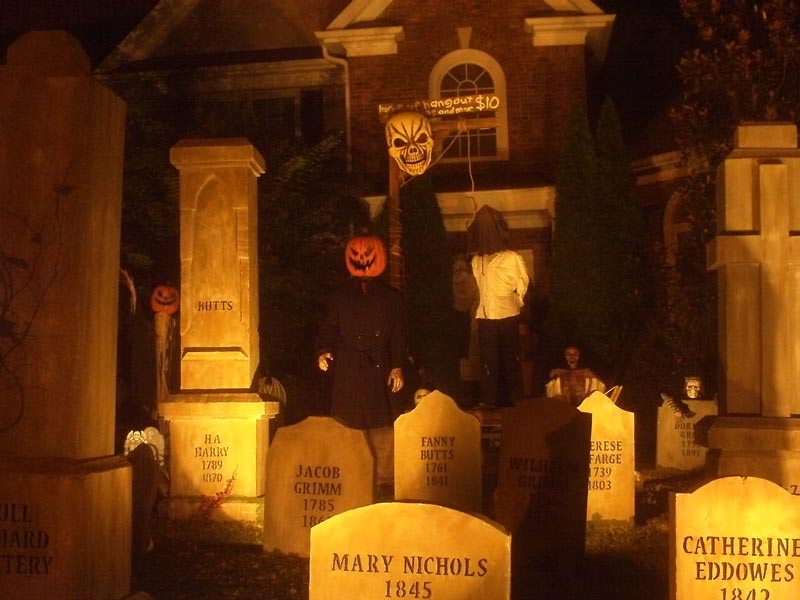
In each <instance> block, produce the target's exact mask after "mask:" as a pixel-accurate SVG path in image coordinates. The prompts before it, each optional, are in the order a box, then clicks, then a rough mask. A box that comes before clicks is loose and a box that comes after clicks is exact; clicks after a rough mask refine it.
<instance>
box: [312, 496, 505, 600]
mask: <svg viewBox="0 0 800 600" xmlns="http://www.w3.org/2000/svg"><path fill="white" fill-rule="evenodd" d="M510 550H511V539H510V537H509V535H508V533H507V532H506V531H504V530H503V528H502V527H500V526H498V525H497V524H495V523H492V522H490V521H489V520H486V519H482V518H478V517H475V516H472V515H469V514H467V513H463V512H460V511H457V510H453V509H451V508H447V507H444V506H438V505H435V504H414V503H400V502H385V503H380V504H373V505H371V506H365V507H362V508H358V509H355V510H351V511H348V512H345V513H343V514H340V515H337V516H335V517H332V518H330V519H328V520H327V521H324V522H322V523H320V524H319V525H316V526H314V527H313V528H312V529H311V558H310V582H309V598H310V600H368V599H369V600H372V599H374V598H430V599H435V600H464V599H466V598H474V599H476V600H477V599H481V600H489V599H491V600H508V598H509V597H510V580H511V561H510Z"/></svg>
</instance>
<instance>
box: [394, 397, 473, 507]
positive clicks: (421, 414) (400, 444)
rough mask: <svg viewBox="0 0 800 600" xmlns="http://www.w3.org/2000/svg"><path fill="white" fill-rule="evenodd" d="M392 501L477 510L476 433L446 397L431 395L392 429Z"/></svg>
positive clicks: (467, 415) (468, 417) (469, 420)
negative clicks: (393, 495)
mask: <svg viewBox="0 0 800 600" xmlns="http://www.w3.org/2000/svg"><path fill="white" fill-rule="evenodd" d="M394 478H395V479H394V490H395V491H394V494H395V498H396V499H397V500H417V501H420V502H431V503H435V504H443V505H445V506H449V507H451V508H456V509H458V510H463V511H467V512H470V511H473V512H479V511H480V510H481V502H482V493H481V489H482V486H481V428H480V422H479V421H478V419H477V418H476V417H475V416H474V415H471V414H470V413H468V412H465V411H462V410H461V409H460V408H458V406H457V405H456V403H455V402H454V401H453V399H452V398H450V397H449V396H446V395H445V394H442V393H441V392H439V391H437V390H434V391H432V392H430V393H429V394H427V395H426V396H424V397H423V398H422V399H421V400H420V401H419V404H418V405H417V406H416V408H415V409H414V410H412V411H411V412H409V413H406V414H404V415H401V416H400V417H398V418H397V420H396V421H395V424H394Z"/></svg>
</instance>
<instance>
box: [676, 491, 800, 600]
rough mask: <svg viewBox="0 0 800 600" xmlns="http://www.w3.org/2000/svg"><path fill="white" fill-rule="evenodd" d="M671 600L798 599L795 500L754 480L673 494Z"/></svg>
mask: <svg viewBox="0 0 800 600" xmlns="http://www.w3.org/2000/svg"><path fill="white" fill-rule="evenodd" d="M669 516H670V552H669V555H670V556H669V565H670V599H671V600H697V599H699V598H714V599H715V600H796V599H797V598H800V577H798V573H800V498H798V497H797V496H793V495H791V494H790V493H789V492H787V491H786V490H785V489H782V488H781V487H780V486H778V485H776V484H775V483H772V482H771V481H768V480H766V479H762V478H759V477H724V478H721V479H716V480H714V481H711V482H710V483H707V484H705V485H704V486H702V487H700V488H698V489H697V490H695V491H694V492H693V493H689V494H683V493H674V494H671V496H670V515H669Z"/></svg>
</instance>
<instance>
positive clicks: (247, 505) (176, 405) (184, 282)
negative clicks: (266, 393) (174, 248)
mask: <svg viewBox="0 0 800 600" xmlns="http://www.w3.org/2000/svg"><path fill="white" fill-rule="evenodd" d="M170 159H171V160H172V164H173V165H175V167H176V168H177V169H178V170H179V173H180V228H181V231H180V239H181V243H180V256H181V309H180V323H181V326H180V335H181V367H180V374H181V389H180V391H179V392H177V393H174V394H171V395H170V396H169V397H168V398H167V400H166V401H165V402H163V403H161V405H160V407H159V409H160V412H161V416H162V417H163V418H164V419H165V421H166V424H167V427H168V433H169V467H170V468H169V470H170V477H171V481H170V497H169V498H167V499H165V502H163V503H162V505H163V506H164V507H165V509H166V512H167V515H168V516H169V517H171V518H190V517H192V516H194V515H197V514H198V512H202V513H203V514H205V515H207V516H210V517H212V518H222V519H234V520H243V521H256V520H258V519H259V518H260V516H261V515H260V513H261V510H262V509H263V506H264V501H263V495H264V470H265V465H266V456H267V449H268V445H269V433H270V431H269V429H270V425H271V421H272V419H274V417H275V416H276V415H277V413H278V410H279V403H278V402H272V401H267V402H265V401H263V400H262V399H261V397H260V396H259V395H258V393H257V391H256V390H255V385H257V382H254V379H255V374H256V370H257V368H258V362H259V335H258V325H259V321H258V259H257V256H258V255H257V241H258V231H257V213H258V211H257V206H256V179H257V177H258V176H259V175H260V174H261V173H263V171H264V159H263V158H262V157H261V155H260V154H259V152H258V151H257V150H256V149H255V148H254V147H253V146H252V145H251V144H250V143H249V142H248V141H247V140H246V139H243V138H230V139H228V138H225V139H192V140H183V141H181V142H179V143H178V144H176V145H175V146H173V147H172V150H171V151H170ZM210 498H212V499H213V498H223V499H224V502H222V503H216V504H211V505H210V504H209V503H208V500H209V499H210ZM209 506H212V507H214V508H213V510H207V509H208V507H209Z"/></svg>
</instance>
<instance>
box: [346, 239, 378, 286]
mask: <svg viewBox="0 0 800 600" xmlns="http://www.w3.org/2000/svg"><path fill="white" fill-rule="evenodd" d="M344 262H345V264H346V265H347V270H348V272H349V273H350V275H352V276H353V277H378V276H379V275H380V274H381V273H383V271H384V269H385V268H386V247H385V246H384V245H383V240H381V238H379V237H378V236H377V235H370V234H367V235H357V236H355V237H352V238H350V240H349V241H348V242H347V246H346V247H345V250H344Z"/></svg>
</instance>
